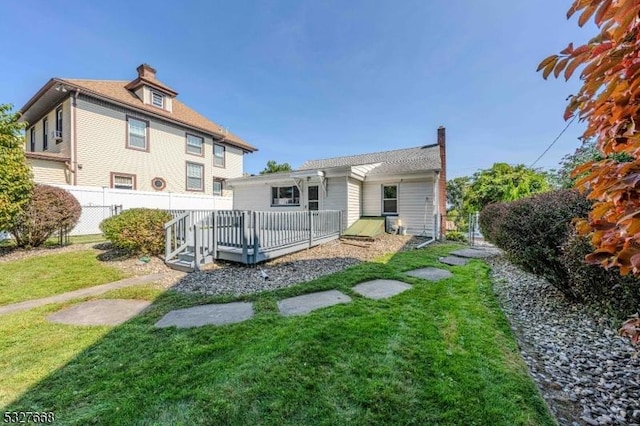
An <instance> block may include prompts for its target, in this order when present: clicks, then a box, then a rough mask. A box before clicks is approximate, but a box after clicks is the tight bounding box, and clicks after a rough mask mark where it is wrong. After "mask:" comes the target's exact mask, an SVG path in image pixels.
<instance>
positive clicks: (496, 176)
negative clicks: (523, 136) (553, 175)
mask: <svg viewBox="0 0 640 426" xmlns="http://www.w3.org/2000/svg"><path fill="white" fill-rule="evenodd" d="M550 189H551V185H550V184H549V180H548V178H547V175H546V173H544V172H540V171H537V170H534V169H531V168H529V167H526V166H525V165H524V164H518V165H515V166H512V165H510V164H507V163H495V164H494V165H493V166H491V168H490V169H486V170H480V171H477V172H476V173H474V175H473V177H472V183H471V186H470V187H469V189H468V191H467V192H466V197H465V201H466V202H467V203H468V205H469V207H471V208H472V209H474V210H477V211H480V210H482V209H483V208H484V206H486V205H487V204H491V203H497V202H500V201H512V200H517V199H519V198H523V197H527V196H529V195H533V194H536V193H539V192H545V191H548V190H550Z"/></svg>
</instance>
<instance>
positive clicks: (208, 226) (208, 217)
mask: <svg viewBox="0 0 640 426" xmlns="http://www.w3.org/2000/svg"><path fill="white" fill-rule="evenodd" d="M173 214H174V216H175V217H174V219H173V220H172V221H170V222H168V223H167V224H165V233H166V235H165V237H166V247H165V262H166V263H167V265H169V266H171V267H174V268H175V269H181V270H190V271H193V270H197V269H199V268H200V267H201V266H202V265H204V264H207V263H211V262H213V261H215V260H216V259H221V260H228V261H233V262H239V263H244V264H256V263H259V262H263V261H265V260H268V259H273V258H276V257H279V256H283V255H285V254H288V253H293V252H296V251H299V250H303V249H305V248H309V247H313V246H316V245H319V244H324V243H326V242H328V241H331V240H334V239H336V238H338V237H340V233H341V223H342V217H341V216H342V212H340V211H333V210H324V211H311V212H304V211H300V212H257V211H240V210H217V211H186V212H173Z"/></svg>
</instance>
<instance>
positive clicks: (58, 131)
mask: <svg viewBox="0 0 640 426" xmlns="http://www.w3.org/2000/svg"><path fill="white" fill-rule="evenodd" d="M55 140H56V143H60V142H62V107H58V109H56V134H55Z"/></svg>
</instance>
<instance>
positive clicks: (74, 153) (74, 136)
mask: <svg viewBox="0 0 640 426" xmlns="http://www.w3.org/2000/svg"><path fill="white" fill-rule="evenodd" d="M79 92H80V90H78V89H75V90H74V91H73V92H71V145H72V146H71V173H72V174H73V185H74V186H77V185H78V132H77V126H76V122H77V115H76V106H77V101H78V94H79Z"/></svg>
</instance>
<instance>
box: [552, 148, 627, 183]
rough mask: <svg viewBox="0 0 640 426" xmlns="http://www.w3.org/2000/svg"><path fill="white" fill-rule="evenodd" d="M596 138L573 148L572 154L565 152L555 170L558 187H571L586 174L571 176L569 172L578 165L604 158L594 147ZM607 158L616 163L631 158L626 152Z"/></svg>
mask: <svg viewBox="0 0 640 426" xmlns="http://www.w3.org/2000/svg"><path fill="white" fill-rule="evenodd" d="M596 142H597V140H596V139H593V138H592V139H588V140H586V141H584V142H583V143H582V145H580V146H579V147H578V149H576V150H575V152H574V153H573V154H567V155H565V156H564V157H562V160H560V169H558V171H557V172H556V178H557V180H558V183H559V185H560V187H562V188H565V189H568V188H573V187H574V186H575V183H576V181H577V180H578V179H580V178H582V177H584V176H586V175H587V173H588V172H583V173H581V174H579V175H577V176H574V177H571V172H572V171H573V170H574V169H575V168H576V167H578V166H581V165H583V164H585V163H588V162H589V161H601V160H603V159H604V157H603V156H602V154H601V153H600V151H598V148H597V147H596ZM607 158H610V159H612V160H615V161H616V162H618V163H626V162H628V161H631V160H633V158H632V157H631V156H630V155H629V154H627V153H626V152H616V153H613V154H610V155H609V156H608V157H607Z"/></svg>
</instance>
